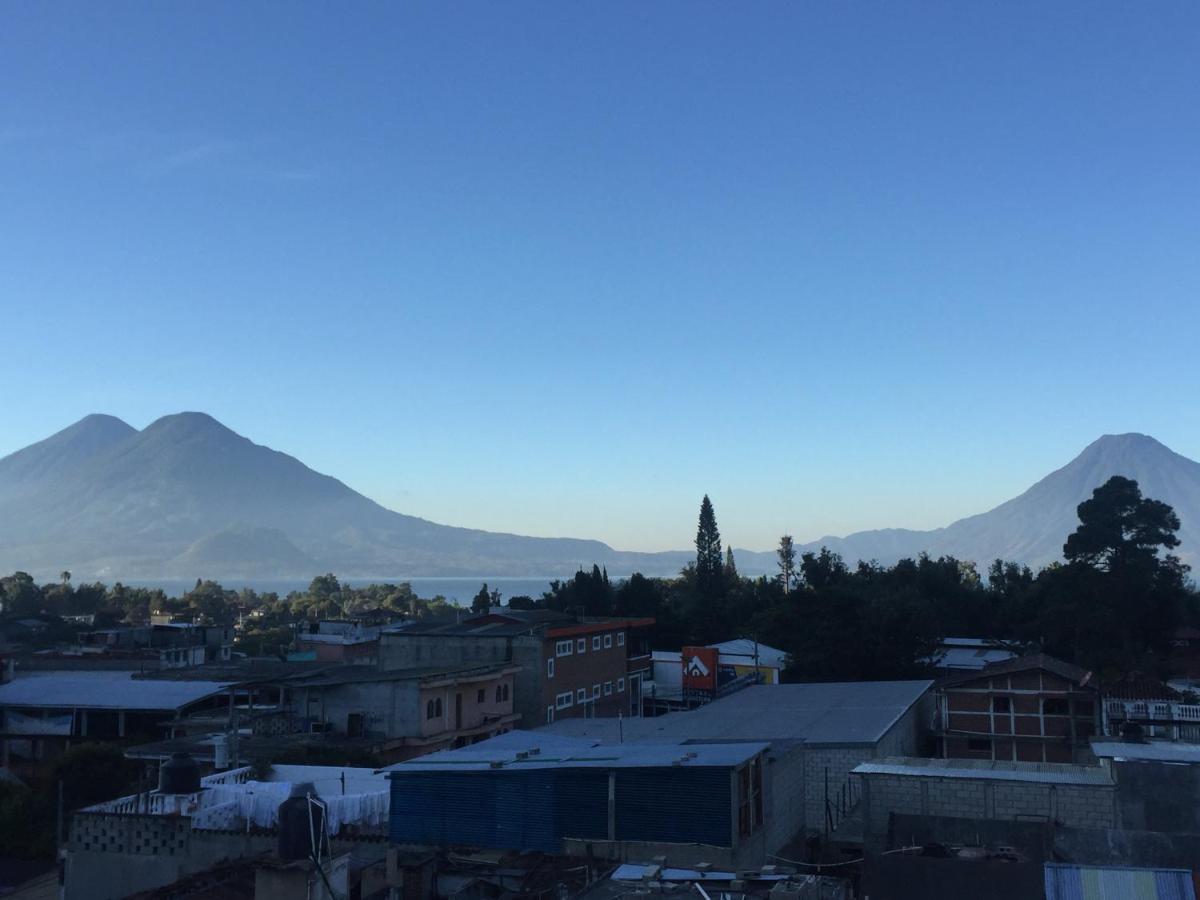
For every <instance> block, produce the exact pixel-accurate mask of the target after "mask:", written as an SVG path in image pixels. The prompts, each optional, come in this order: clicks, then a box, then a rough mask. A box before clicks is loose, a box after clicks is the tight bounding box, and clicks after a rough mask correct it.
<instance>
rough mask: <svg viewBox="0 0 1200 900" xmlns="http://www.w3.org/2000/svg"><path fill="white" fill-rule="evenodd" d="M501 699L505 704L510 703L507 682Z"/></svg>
mask: <svg viewBox="0 0 1200 900" xmlns="http://www.w3.org/2000/svg"><path fill="white" fill-rule="evenodd" d="M500 699H501V700H503V701H504V702H505V703H507V702H508V683H507V682H505V684H504V696H503V697H501V698H500Z"/></svg>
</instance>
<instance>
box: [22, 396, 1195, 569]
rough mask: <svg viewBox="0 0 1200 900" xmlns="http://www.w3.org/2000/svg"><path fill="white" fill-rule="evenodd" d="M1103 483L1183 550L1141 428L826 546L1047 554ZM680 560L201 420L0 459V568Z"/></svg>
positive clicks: (854, 553) (866, 555)
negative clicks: (477, 520)
mask: <svg viewBox="0 0 1200 900" xmlns="http://www.w3.org/2000/svg"><path fill="white" fill-rule="evenodd" d="M1111 475H1126V476H1129V477H1131V478H1135V479H1137V481H1138V482H1139V484H1141V486H1142V489H1143V492H1144V493H1145V494H1146V495H1147V496H1151V497H1155V498H1158V499H1161V500H1165V501H1166V502H1168V503H1170V504H1171V505H1172V506H1174V507H1175V509H1176V511H1177V512H1178V513H1179V516H1180V519H1181V521H1182V523H1183V529H1182V531H1181V538H1182V539H1183V546H1182V547H1181V548H1180V551H1181V555H1183V556H1184V557H1185V559H1186V558H1189V557H1190V558H1194V553H1195V551H1194V550H1193V548H1194V547H1197V546H1200V544H1198V540H1200V534H1198V533H1197V528H1198V527H1200V464H1198V463H1196V462H1193V461H1192V460H1189V459H1187V458H1185V457H1183V456H1180V455H1179V454H1177V453H1174V452H1172V451H1171V450H1169V449H1168V448H1166V447H1164V446H1163V445H1162V444H1160V443H1158V442H1157V441H1155V440H1154V439H1153V438H1150V437H1147V436H1145V435H1137V434H1125V435H1107V436H1105V437H1102V438H1100V439H1099V440H1097V441H1095V442H1094V443H1092V444H1091V445H1089V446H1088V447H1087V448H1086V449H1085V450H1084V451H1083V452H1082V453H1081V454H1080V455H1079V456H1078V457H1077V458H1075V459H1074V460H1072V461H1071V462H1070V463H1068V464H1067V465H1066V466H1064V467H1063V468H1062V469H1059V470H1058V471H1056V472H1053V473H1051V474H1050V475H1048V476H1046V477H1045V478H1044V479H1042V480H1041V481H1039V482H1038V483H1037V484H1035V485H1033V487H1031V488H1029V490H1027V491H1026V492H1025V493H1023V494H1021V495H1020V496H1019V497H1016V498H1014V499H1012V500H1009V501H1008V502H1007V503H1003V504H1001V505H1000V506H998V507H996V508H995V509H993V510H991V511H989V512H986V513H982V514H981V515H977V516H971V517H969V518H966V519H961V520H959V521H957V522H954V523H953V524H951V525H948V526H947V527H945V528H940V529H936V530H934V531H908V530H903V529H885V530H877V531H864V532H858V533H856V534H851V535H847V536H846V537H828V538H824V539H822V540H820V541H815V542H813V543H812V544H808V545H804V546H802V547H800V548H799V549H800V550H801V551H802V552H803V551H809V550H812V551H815V550H819V549H820V547H821V546H828V547H829V548H830V549H831V550H835V551H837V552H839V553H841V554H842V555H843V556H844V557H845V558H846V559H847V560H848V561H850V562H854V561H856V560H858V559H876V560H878V561H880V562H882V563H891V562H894V561H895V560H896V559H899V558H901V557H903V556H914V555H916V554H918V553H920V552H923V551H925V552H929V553H930V554H932V555H935V556H936V555H941V554H952V555H954V556H957V557H959V558H960V559H972V560H976V561H977V562H978V563H980V565H981V566H985V565H986V564H987V563H988V562H990V561H991V560H992V559H994V558H996V557H1001V558H1004V559H1013V560H1017V561H1021V562H1025V563H1028V564H1030V565H1034V566H1038V565H1044V564H1046V563H1048V562H1051V561H1052V560H1054V559H1056V558H1058V556H1059V554H1060V552H1061V549H1062V544H1063V541H1064V540H1065V539H1066V536H1067V534H1069V533H1070V532H1071V531H1072V530H1073V529H1074V527H1075V523H1076V519H1075V507H1076V506H1077V505H1078V504H1079V503H1080V502H1081V501H1083V500H1084V499H1086V498H1087V497H1088V496H1090V494H1091V492H1092V490H1093V489H1094V488H1095V487H1097V486H1099V485H1100V484H1102V483H1103V482H1104V481H1105V480H1107V479H1108V478H1109V477H1110V476H1111ZM735 553H736V555H737V560H738V567H739V569H740V570H741V571H742V572H743V573H746V574H759V573H769V572H774V571H775V558H774V554H773V553H771V552H765V553H755V552H751V551H749V550H735ZM692 557H693V554H692V552H691V551H675V552H668V553H630V552H623V551H618V550H614V549H613V548H611V547H609V546H608V545H607V544H604V543H601V542H600V541H589V540H578V539H573V538H534V537H525V536H521V535H515V534H498V533H494V532H487V531H479V530H475V529H470V528H457V527H452V526H447V525H439V524H436V523H434V522H430V521H427V520H425V519H420V518H416V517H414V516H407V515H404V514H402V513H398V512H393V511H391V510H388V509H385V508H384V507H382V506H380V505H379V504H377V503H375V502H374V501H372V500H370V499H368V498H366V497H364V496H363V495H361V494H359V493H357V492H355V491H353V490H351V489H350V488H349V487H347V486H346V485H344V484H343V483H342V482H340V481H338V480H337V479H335V478H331V477H329V476H327V475H322V474H320V473H318V472H314V471H313V470H312V469H310V468H308V467H307V466H305V465H304V464H303V463H301V462H300V461H299V460H297V459H295V458H293V457H291V456H288V455H286V454H284V453H280V452H278V451H276V450H272V449H270V448H268V447H263V446H260V445H258V444H255V443H253V442H252V441H250V440H248V439H246V438H244V437H242V436H241V435H238V434H236V433H234V432H233V431H231V430H230V429H228V428H226V427H225V426H224V425H222V424H221V423H220V422H218V421H217V420H216V419H214V418H212V417H211V416H208V415H205V414H203V413H179V414H177V415H170V416H164V417H163V418H161V419H159V420H157V421H155V422H154V423H152V424H151V425H149V426H148V427H146V428H145V429H143V430H142V431H138V430H136V429H134V428H131V427H130V426H129V425H127V424H125V423H124V422H122V421H121V420H120V419H116V418H113V417H112V416H98V415H97V416H88V417H87V418H85V419H83V420H81V421H79V422H77V423H75V424H74V425H72V426H70V427H69V428H66V429H64V430H63V431H60V432H58V433H57V434H55V435H52V436H51V437H49V438H47V439H46V440H44V441H40V442H38V443H36V444H33V445H31V446H29V447H26V448H24V449H23V450H19V451H17V452H16V453H13V454H11V455H10V456H7V457H5V458H3V459H0V572H5V571H13V570H14V569H24V570H25V571H29V572H32V573H34V574H35V575H37V576H39V577H42V578H49V577H56V576H57V575H58V573H59V572H60V571H61V570H63V569H69V570H70V571H71V572H72V573H74V575H75V577H76V578H77V579H80V578H86V579H91V578H103V579H108V580H112V579H116V578H123V579H127V580H129V579H138V578H147V579H148V578H188V579H190V578H196V577H204V578H222V577H226V578H290V577H294V578H310V577H312V576H313V575H314V574H315V573H317V572H320V571H333V572H336V573H338V574H339V575H345V576H356V577H389V578H398V577H403V576H419V575H424V576H435V575H442V576H463V577H467V576H504V575H509V576H530V577H532V576H564V575H569V574H570V573H571V572H573V571H575V569H576V567H578V566H580V565H583V566H591V565H592V564H593V563H598V564H600V565H605V566H607V567H608V569H609V571H610V572H613V573H614V574H617V573H628V572H633V571H641V572H643V573H645V574H647V575H671V574H674V573H676V572H678V571H679V569H680V568H681V567H682V566H683V565H685V564H686V563H687V562H688V561H689V560H690V559H692Z"/></svg>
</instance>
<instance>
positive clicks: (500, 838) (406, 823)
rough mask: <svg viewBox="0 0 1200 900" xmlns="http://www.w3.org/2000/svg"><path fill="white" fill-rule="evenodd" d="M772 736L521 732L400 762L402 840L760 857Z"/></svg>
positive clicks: (586, 852) (683, 857) (591, 852)
mask: <svg viewBox="0 0 1200 900" xmlns="http://www.w3.org/2000/svg"><path fill="white" fill-rule="evenodd" d="M766 751H767V745H766V744H765V743H756V742H749V741H747V742H734V743H718V744H704V743H692V744H688V745H686V746H681V745H679V744H646V743H628V744H608V745H596V744H595V743H594V742H592V741H588V740H578V739H571V738H562V737H555V736H551V735H547V734H542V733H532V732H510V733H509V734H507V735H503V736H501V737H497V738H494V739H492V740H490V741H485V742H484V743H482V744H478V745H476V746H473V747H468V748H465V749H462V750H452V751H446V752H442V753H434V754H431V755H429V756H424V757H421V758H419V759H413V760H409V761H408V762H404V763H400V764H398V765H395V766H391V767H390V768H389V769H388V770H387V772H388V777H389V778H390V779H391V791H392V794H391V798H392V799H391V825H390V834H391V841H392V843H393V844H398V845H405V846H409V845H418V846H429V847H472V848H484V849H494V850H523V851H529V850H540V851H542V852H544V853H553V854H557V853H563V854H569V855H578V856H587V857H589V858H591V857H597V856H598V857H601V858H607V859H614V860H627V859H632V860H647V859H651V858H653V857H654V856H657V855H666V856H667V857H668V858H669V859H670V860H671V861H672V863H675V864H694V863H700V862H709V863H711V864H713V865H718V866H725V867H735V868H737V867H743V866H747V865H756V864H760V862H761V860H763V859H764V857H765V855H766V852H767V849H766V835H767V832H768V829H769V817H770V816H771V815H772V813H771V811H769V810H768V809H767V808H766V805H765V803H764V798H763V770H764V768H765V766H766V756H765V754H766Z"/></svg>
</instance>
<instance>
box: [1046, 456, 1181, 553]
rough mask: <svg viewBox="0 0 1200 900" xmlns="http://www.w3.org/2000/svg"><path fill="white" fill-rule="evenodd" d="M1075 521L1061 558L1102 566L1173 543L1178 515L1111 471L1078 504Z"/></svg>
mask: <svg viewBox="0 0 1200 900" xmlns="http://www.w3.org/2000/svg"><path fill="white" fill-rule="evenodd" d="M1077 511H1078V513H1079V527H1078V528H1076V529H1075V531H1074V533H1073V534H1071V535H1070V537H1068V538H1067V542H1066V544H1064V545H1063V556H1064V557H1065V558H1066V560H1067V562H1081V563H1084V564H1086V565H1089V566H1092V567H1093V568H1101V569H1105V570H1107V571H1113V570H1116V569H1120V568H1124V567H1127V566H1129V565H1134V564H1139V563H1141V564H1145V563H1147V562H1149V561H1151V560H1152V559H1155V558H1157V556H1158V554H1159V552H1160V551H1161V550H1173V549H1175V548H1176V547H1178V546H1179V538H1178V537H1176V536H1175V533H1176V532H1177V531H1179V516H1177V515H1175V510H1173V509H1172V508H1171V507H1170V506H1168V505H1167V504H1166V503H1163V502H1162V501H1161V500H1149V499H1146V498H1143V497H1142V492H1141V489H1140V488H1138V483H1137V482H1136V481H1134V480H1132V479H1130V478H1122V477H1121V476H1120V475H1114V476H1113V477H1112V478H1110V479H1108V481H1106V482H1105V483H1104V484H1102V485H1101V486H1100V487H1098V488H1096V490H1094V491H1092V497H1091V499H1090V500H1084V501H1083V502H1082V503H1080V504H1079V507H1078V510H1077Z"/></svg>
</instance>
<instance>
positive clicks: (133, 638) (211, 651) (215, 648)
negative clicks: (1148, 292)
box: [67, 617, 233, 669]
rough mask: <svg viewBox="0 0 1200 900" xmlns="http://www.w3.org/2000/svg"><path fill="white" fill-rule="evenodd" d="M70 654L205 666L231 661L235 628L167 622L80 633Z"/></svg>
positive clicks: (162, 664) (161, 664)
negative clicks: (77, 641)
mask: <svg viewBox="0 0 1200 900" xmlns="http://www.w3.org/2000/svg"><path fill="white" fill-rule="evenodd" d="M155 618H159V619H163V618H164V617H155ZM67 652H68V654H71V655H77V656H86V657H93V658H94V657H104V658H109V659H119V658H125V659H137V660H139V661H142V662H145V661H152V660H157V661H158V665H159V667H160V668H164V669H170V668H183V667H187V666H202V665H205V664H206V663H214V662H228V661H229V659H230V658H231V657H232V653H233V627H232V626H231V625H194V624H191V623H190V622H172V621H165V620H164V621H159V622H156V623H152V624H150V625H120V626H116V627H113V628H99V629H96V630H94V631H83V632H80V634H79V643H78V645H77V646H76V647H74V648H73V649H72V650H70V651H67Z"/></svg>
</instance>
